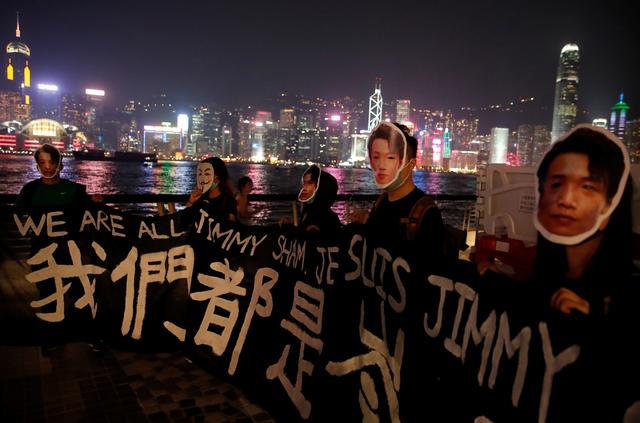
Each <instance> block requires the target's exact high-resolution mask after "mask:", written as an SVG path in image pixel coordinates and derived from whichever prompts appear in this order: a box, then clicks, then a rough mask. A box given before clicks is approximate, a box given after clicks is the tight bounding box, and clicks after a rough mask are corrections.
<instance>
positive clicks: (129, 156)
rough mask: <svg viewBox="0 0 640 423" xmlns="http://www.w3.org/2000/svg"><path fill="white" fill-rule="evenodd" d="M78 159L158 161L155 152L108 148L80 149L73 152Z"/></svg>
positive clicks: (136, 161)
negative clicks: (111, 149)
mask: <svg viewBox="0 0 640 423" xmlns="http://www.w3.org/2000/svg"><path fill="white" fill-rule="evenodd" d="M73 158H74V159H76V160H97V161H114V162H134V163H156V162H157V161H158V157H157V156H156V154H155V153H141V152H138V151H107V150H78V151H74V152H73Z"/></svg>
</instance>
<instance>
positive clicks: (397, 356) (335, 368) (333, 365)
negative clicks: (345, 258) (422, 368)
mask: <svg viewBox="0 0 640 423" xmlns="http://www.w3.org/2000/svg"><path fill="white" fill-rule="evenodd" d="M382 320H383V324H384V316H382ZM360 341H361V342H362V344H363V345H364V346H366V347H367V348H368V349H369V351H368V352H366V353H364V354H361V355H357V356H355V357H351V358H349V359H347V360H345V361H340V362H334V361H330V362H329V363H328V364H327V366H326V370H327V372H328V373H329V374H331V375H333V376H344V375H347V374H349V373H354V372H357V371H360V392H359V394H358V398H359V403H360V410H361V411H362V421H368V422H374V421H375V422H377V421H380V418H379V416H378V413H377V412H378V401H379V400H378V395H377V393H376V387H375V382H374V380H373V377H372V376H371V374H370V373H369V372H370V371H371V370H372V369H375V368H378V370H379V373H380V377H381V378H382V384H383V386H384V392H385V394H386V397H387V405H388V408H389V413H390V416H389V417H390V420H391V421H392V422H394V423H399V422H400V407H399V404H398V392H399V391H400V370H401V367H402V356H403V354H404V332H403V331H402V329H398V336H397V337H396V346H395V350H394V354H393V355H391V354H390V353H389V348H388V347H387V343H386V341H385V340H384V339H380V338H378V337H377V336H375V335H374V334H373V333H371V332H370V331H368V330H367V329H365V328H364V302H363V303H362V306H361V307H360Z"/></svg>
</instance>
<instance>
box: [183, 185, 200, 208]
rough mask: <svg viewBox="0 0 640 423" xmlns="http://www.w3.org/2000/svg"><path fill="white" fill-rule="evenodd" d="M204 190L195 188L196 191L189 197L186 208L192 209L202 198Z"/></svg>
mask: <svg viewBox="0 0 640 423" xmlns="http://www.w3.org/2000/svg"><path fill="white" fill-rule="evenodd" d="M202 194H203V193H202V188H200V187H195V189H194V190H193V192H192V193H191V195H189V198H188V199H187V202H186V203H185V206H186V207H191V206H193V203H195V202H196V201H198V199H199V198H200V197H202Z"/></svg>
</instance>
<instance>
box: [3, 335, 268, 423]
mask: <svg viewBox="0 0 640 423" xmlns="http://www.w3.org/2000/svg"><path fill="white" fill-rule="evenodd" d="M192 421H204V422H247V423H249V422H274V420H273V419H272V417H271V416H270V415H269V414H268V413H266V412H265V411H264V410H263V409H262V408H260V407H259V406H257V405H255V404H253V403H251V402H250V401H249V400H247V398H246V397H245V396H244V394H243V393H242V392H241V391H240V390H239V389H237V388H235V387H234V386H233V385H230V384H229V383H227V382H225V381H223V380H221V379H219V378H217V377H216V376H214V375H212V374H210V373H207V372H205V371H204V370H202V369H201V368H199V367H198V366H196V365H195V364H192V363H190V362H187V361H186V360H185V358H184V357H183V356H182V355H181V354H179V353H136V352H125V351H117V350H107V351H105V352H101V353H95V352H93V351H92V350H91V349H90V348H89V346H88V345H87V344H84V343H70V344H66V345H62V346H59V347H58V348H57V349H55V350H53V351H51V352H50V353H49V354H47V355H46V356H45V355H43V354H42V352H41V350H40V347H37V346H20V347H13V346H0V422H117V423H124V422H192Z"/></svg>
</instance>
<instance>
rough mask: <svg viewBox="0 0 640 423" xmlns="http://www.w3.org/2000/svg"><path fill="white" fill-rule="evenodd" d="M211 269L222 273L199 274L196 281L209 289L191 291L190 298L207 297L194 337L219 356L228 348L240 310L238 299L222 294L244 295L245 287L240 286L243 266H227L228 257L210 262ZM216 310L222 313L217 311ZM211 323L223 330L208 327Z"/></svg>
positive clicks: (201, 298) (197, 341) (199, 299)
mask: <svg viewBox="0 0 640 423" xmlns="http://www.w3.org/2000/svg"><path fill="white" fill-rule="evenodd" d="M211 269H212V270H213V271H214V272H218V273H220V274H222V276H221V277H218V276H210V275H205V274H202V273H201V274H198V281H199V282H200V283H201V284H203V285H205V286H207V287H209V288H211V289H209V290H207V291H200V292H193V293H191V298H193V299H194V300H196V301H209V304H208V305H207V310H206V311H205V316H204V318H203V319H202V323H201V324H200V328H199V329H198V332H197V333H196V335H195V337H194V341H195V344H196V345H208V346H210V347H211V349H212V351H213V353H214V354H216V355H218V356H220V355H222V354H223V353H224V351H225V350H226V348H227V344H228V343H229V338H230V336H231V332H232V330H233V327H234V326H235V324H236V321H237V320H238V314H239V307H238V300H237V299H234V300H229V299H226V298H222V296H223V295H226V294H234V295H238V296H244V295H246V292H247V290H246V289H245V288H242V287H240V286H239V285H240V283H241V282H242V279H243V277H244V271H243V270H242V268H238V269H237V270H232V269H231V268H230V267H229V260H227V259H226V258H225V259H224V263H222V262H214V263H211ZM218 310H219V311H222V313H216V311H218ZM210 325H216V326H219V327H221V328H222V333H216V332H212V331H210V330H209V326H210Z"/></svg>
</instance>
